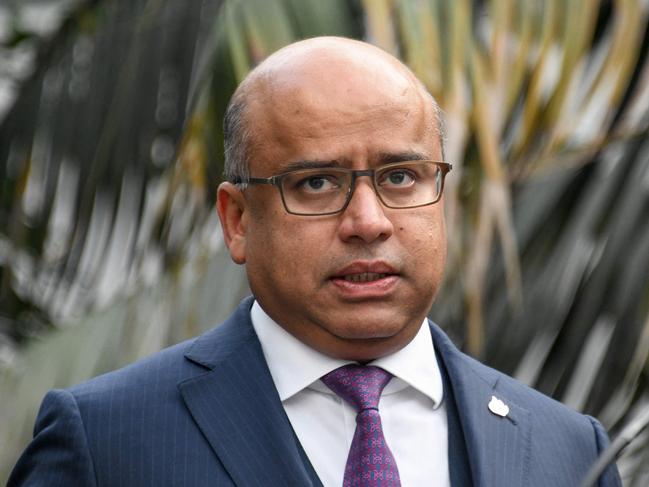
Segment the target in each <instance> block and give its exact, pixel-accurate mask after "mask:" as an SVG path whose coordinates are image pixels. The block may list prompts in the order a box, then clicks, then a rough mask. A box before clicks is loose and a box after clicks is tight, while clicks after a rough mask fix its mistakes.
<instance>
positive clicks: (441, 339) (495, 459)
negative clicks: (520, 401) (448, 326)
mask: <svg viewBox="0 0 649 487" xmlns="http://www.w3.org/2000/svg"><path fill="white" fill-rule="evenodd" d="M431 333H432V335H433V342H434V344H435V348H436V350H437V352H438V357H439V359H440V360H442V361H443V364H444V366H445V367H446V370H447V372H448V379H449V382H450V386H451V389H452V390H451V391H445V394H447V393H451V394H453V397H454V399H455V403H456V406H457V411H458V414H459V419H460V424H461V427H462V431H463V436H464V440H465V443H466V448H467V454H468V456H469V463H470V465H471V474H472V477H473V485H475V486H476V487H481V486H484V487H486V486H492V485H525V484H526V482H527V474H528V465H529V457H530V449H531V423H530V413H529V411H528V410H526V409H524V408H522V407H520V406H518V405H517V404H516V403H515V402H514V400H513V399H512V397H510V395H509V394H508V387H506V386H504V385H503V384H501V380H503V379H502V378H503V377H504V376H502V374H500V373H498V372H496V371H495V370H493V369H490V368H488V367H486V366H484V365H482V364H480V363H479V362H477V361H475V360H473V359H472V358H470V357H468V356H466V355H465V354H463V353H461V352H460V351H459V350H458V349H457V348H456V347H455V345H453V343H452V342H451V341H450V340H449V338H448V337H447V336H446V334H444V332H443V331H442V330H441V329H440V328H439V327H438V326H437V325H435V324H433V323H431ZM492 396H495V397H496V398H497V399H500V400H501V401H503V402H504V403H505V404H506V405H507V406H508V407H509V413H508V414H507V415H506V416H505V417H502V416H499V415H497V414H494V413H493V412H491V411H490V409H489V403H490V401H491V399H492ZM449 451H450V450H449ZM452 461H453V459H452V458H449V462H452Z"/></svg>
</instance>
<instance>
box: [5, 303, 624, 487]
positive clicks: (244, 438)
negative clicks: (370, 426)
mask: <svg viewBox="0 0 649 487" xmlns="http://www.w3.org/2000/svg"><path fill="white" fill-rule="evenodd" d="M251 305H252V299H251V298H248V299H246V300H244V301H243V302H242V303H241V305H240V306H239V308H238V309H237V310H236V311H235V313H234V314H233V315H232V316H231V317H230V318H229V319H228V320H227V321H226V322H225V323H224V324H223V325H222V326H219V327H217V328H216V329H214V330H212V331H210V332H208V333H206V334H204V335H202V336H200V337H198V338H196V339H193V340H189V341H187V342H184V343H181V344H179V345H176V346H174V347H171V348H169V349H167V350H164V351H162V352H160V353H158V354H155V355H153V356H151V357H149V358H147V359H144V360H142V361H140V362H138V363H136V364H133V365H130V366H128V367H126V368H124V369H121V370H118V371H116V372H112V373H109V374H106V375H103V376H101V377H98V378H96V379H93V380H91V381H89V382H86V383H84V384H81V385H78V386H75V387H72V388H71V389H68V390H57V391H51V392H50V393H48V395H47V396H46V397H45V399H44V401H43V404H42V406H41V410H40V412H39V415H38V419H37V421H36V427H35V434H34V435H35V436H34V439H33V441H32V443H31V444H30V445H29V446H28V448H27V449H26V451H25V453H24V454H23V456H22V457H21V459H20V460H19V462H18V463H17V465H16V467H15V469H14V471H13V473H12V476H11V477H10V479H9V483H8V486H9V487H17V486H48V487H56V486H65V487H72V486H74V487H77V486H119V487H130V486H133V487H135V486H137V487H142V486H155V487H161V486H167V485H168V486H232V485H237V486H273V487H274V486H313V485H321V484H320V482H319V480H318V479H317V476H316V474H315V473H314V471H313V469H312V467H311V465H310V463H309V461H308V459H307V458H306V456H305V455H304V452H303V450H302V448H301V447H300V445H299V442H297V440H296V437H295V435H294V433H293V430H292V428H291V426H290V423H289V421H288V418H287V416H286V414H285V413H284V410H283V407H282V404H281V402H280V399H279V396H278V394H277V391H276V389H275V386H274V384H273V381H272V379H271V376H270V373H269V371H268V367H267V365H266V363H265V361H264V358H263V354H262V351H261V346H260V344H259V341H258V339H257V336H256V335H255V332H254V329H253V327H252V323H251V321H250V312H249V311H250V306H251ZM431 330H432V333H433V340H434V342H435V347H436V350H437V352H438V353H439V357H440V359H441V360H442V361H443V365H444V367H445V369H446V372H447V374H448V380H449V381H450V385H451V389H452V393H453V397H454V398H455V403H456V406H457V412H458V417H459V420H460V423H461V429H462V431H463V436H464V438H465V443H466V452H467V454H468V457H469V458H468V460H469V463H470V465H471V476H472V477H473V484H474V485H476V486H480V487H509V486H512V487H518V486H543V487H547V486H552V487H560V486H566V487H574V486H576V485H578V484H579V480H580V479H581V478H582V477H583V475H584V474H585V472H586V471H587V469H588V467H589V466H590V465H591V464H592V463H593V462H594V461H595V458H596V457H597V455H598V453H599V452H600V451H601V450H602V448H604V447H605V446H606V444H607V441H608V440H607V437H606V433H605V432H604V430H603V429H602V427H601V426H600V425H599V423H597V422H596V421H595V420H594V419H592V418H589V417H587V416H583V415H580V414H578V413H576V412H573V411H571V410H569V409H567V408H566V407H564V406H562V405H561V404H559V403H557V402H555V401H553V400H551V399H549V398H547V397H545V396H543V395H541V394H539V393H537V392H536V391H534V390H532V389H529V388H527V387H525V386H523V385H521V384H519V383H517V382H515V381H514V380H513V379H511V378H509V377H507V376H505V375H502V374H500V373H499V372H496V371H495V370H493V369H490V368H488V367H485V366H484V365H482V364H480V363H478V362H476V361H474V360H472V359H471V358H469V357H467V356H466V355H464V354H462V353H460V352H459V351H458V350H457V349H456V348H455V347H454V346H453V344H452V343H451V342H450V341H449V339H448V338H447V337H446V335H445V334H444V333H443V332H442V331H441V330H440V329H439V328H438V327H437V326H435V325H433V324H431ZM449 392H450V391H449ZM492 395H495V396H496V397H498V398H499V399H502V400H503V401H504V402H505V403H506V404H507V405H508V406H509V408H510V413H509V415H508V416H507V417H506V418H502V417H499V416H496V415H494V414H492V413H491V412H490V411H489V410H488V408H487V404H488V402H489V400H490V398H491V396H492ZM450 440H451V439H450V438H449V441H450ZM327 447H328V445H323V448H327ZM451 450H452V449H451ZM449 462H451V463H453V462H454V459H453V458H449ZM618 485H620V482H619V477H618V474H617V470H616V469H615V467H612V468H610V469H609V470H608V471H607V472H606V474H605V475H604V477H603V478H602V480H601V481H600V486H607V487H608V486H618ZM405 487H407V486H405Z"/></svg>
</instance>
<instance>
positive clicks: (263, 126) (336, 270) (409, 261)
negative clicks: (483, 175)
mask: <svg viewBox="0 0 649 487" xmlns="http://www.w3.org/2000/svg"><path fill="white" fill-rule="evenodd" d="M319 56H320V66H321V67H320V68H319V69H317V67H314V64H315V63H314V62H313V61H311V60H309V61H306V62H301V63H300V62H298V63H293V65H291V66H290V67H287V66H282V67H280V69H278V70H277V71H275V72H273V71H271V74H270V75H267V76H265V77H264V80H263V82H260V83H258V86H256V91H255V92H254V94H252V96H251V98H250V104H249V109H248V112H247V121H248V124H250V125H249V126H250V127H251V128H252V132H253V141H252V145H251V148H252V150H251V153H250V154H249V156H250V157H249V160H250V161H251V166H250V172H251V176H253V177H263V178H265V177H269V176H272V175H275V174H279V173H282V172H284V171H286V170H287V169H288V168H289V166H290V165H291V164H295V163H298V162H304V161H309V162H318V163H332V164H335V165H339V166H344V167H349V168H353V169H367V168H375V167H378V166H380V165H382V164H385V163H388V162H395V161H398V160H403V159H411V158H425V159H431V160H441V148H440V142H439V137H438V136H437V134H436V122H435V118H434V112H433V109H432V105H431V101H430V99H429V98H428V97H427V96H426V95H425V94H424V93H423V92H422V91H421V89H420V88H419V87H418V85H417V84H416V83H415V81H414V80H413V79H412V78H411V77H410V76H409V75H408V74H406V73H405V72H404V70H403V69H399V67H398V66H397V65H396V64H391V63H390V61H389V60H387V59H381V58H379V59H372V58H370V59H367V57H366V56H363V55H360V56H358V57H354V56H353V55H352V56H351V57H350V56H348V55H346V56H343V57H342V59H341V58H340V57H336V56H332V58H331V59H327V56H326V54H320V55H319ZM228 208H229V209H230V210H229V211H230V213H229V214H230V215H235V217H234V220H232V219H230V220H231V222H234V223H236V225H230V228H233V230H232V231H230V230H228V229H227V228H224V230H225V232H226V241H227V242H228V245H229V247H230V250H231V253H232V256H233V259H234V260H235V261H237V262H239V263H243V262H245V264H246V272H247V275H248V279H249V282H250V287H251V289H252V291H253V293H254V295H255V297H256V299H257V300H258V301H259V303H260V304H261V306H262V308H263V309H264V310H265V311H266V312H267V313H268V314H269V315H270V316H271V317H272V318H273V319H274V320H275V321H276V322H277V323H279V324H280V325H281V326H282V327H284V328H285V329H286V330H287V331H289V332H290V333H291V334H293V335H294V336H296V337H297V338H298V339H300V340H301V341H303V342H304V343H306V344H308V345H310V346H311V347H312V348H315V349H316V350H319V351H321V352H323V353H325V354H327V355H330V356H334V357H339V358H345V359H352V360H360V361H367V360H371V359H374V358H377V357H379V356H383V355H387V354H389V353H392V352H394V351H396V350H398V349H400V348H402V347H403V346H405V345H406V344H407V343H409V341H410V340H411V339H412V338H413V337H414V335H415V334H416V333H417V331H418V329H419V326H420V324H421V322H422V320H423V318H424V316H425V315H426V313H427V311H428V309H429V308H430V306H431V304H432V301H433V298H434V295H435V293H436V291H437V289H438V287H439V284H440V282H441V280H442V275H443V268H444V262H445V258H446V234H445V227H444V218H443V207H442V202H441V201H440V202H438V203H436V204H434V205H431V206H426V207H421V208H413V209H389V208H385V207H384V206H382V204H381V202H380V201H379V200H378V198H377V196H376V194H375V193H374V190H373V187H372V181H371V179H370V178H368V177H361V178H359V179H358V180H357V185H356V190H355V192H354V195H353V197H352V199H351V201H350V203H349V205H348V207H347V208H346V210H345V211H344V212H343V213H341V214H338V215H329V216H318V217H314V216H296V215H292V214H288V213H287V212H286V211H285V209H284V207H283V205H282V201H281V198H280V194H279V191H278V190H277V188H275V187H272V186H251V187H249V188H247V189H245V190H244V191H243V193H239V192H238V190H236V189H235V188H234V187H233V186H231V185H228V184H227V183H225V184H224V185H223V186H222V187H221V189H220V193H219V211H220V213H221V218H222V221H224V227H225V226H227V214H228ZM235 210H236V211H235ZM233 235H234V238H232V236H233ZM354 276H356V277H354ZM354 279H356V280H358V279H360V282H353V280H354ZM368 279H369V280H368Z"/></svg>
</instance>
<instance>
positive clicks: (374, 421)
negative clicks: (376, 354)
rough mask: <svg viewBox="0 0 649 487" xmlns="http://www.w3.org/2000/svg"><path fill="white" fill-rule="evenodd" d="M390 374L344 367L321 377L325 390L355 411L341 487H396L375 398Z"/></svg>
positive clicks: (395, 472) (394, 469)
mask: <svg viewBox="0 0 649 487" xmlns="http://www.w3.org/2000/svg"><path fill="white" fill-rule="evenodd" d="M390 379H392V375H391V374H390V373H388V372H386V371H385V370H383V369H380V368H378V367H374V366H372V365H368V366H365V365H353V364H350V365H344V366H343V367H340V368H338V369H336V370H334V371H332V372H329V373H328V374H327V375H325V376H324V377H323V378H322V382H324V383H325V384H326V385H327V387H329V389H331V390H332V391H334V392H335V393H336V394H337V395H338V396H340V397H341V398H342V399H344V400H345V401H347V402H348V403H349V404H351V405H352V406H353V407H354V408H355V409H356V410H357V411H358V415H357V416H356V431H355V432H354V439H353V440H352V446H351V448H350V449H349V456H348V457H347V465H345V477H344V479H343V487H360V486H363V487H374V486H381V487H397V486H400V485H401V481H400V480H399V470H398V469H397V464H396V462H395V461H394V457H393V456H392V452H391V451H390V448H388V445H387V443H386V442H385V437H384V436H383V428H382V426H381V416H379V409H378V406H379V398H380V397H381V392H383V388H384V387H385V385H386V384H387V383H388V382H390Z"/></svg>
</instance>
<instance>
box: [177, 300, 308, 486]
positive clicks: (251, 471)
mask: <svg viewBox="0 0 649 487" xmlns="http://www.w3.org/2000/svg"><path fill="white" fill-rule="evenodd" d="M251 305H252V298H248V299H245V300H244V301H243V302H242V303H241V304H240V305H239V307H238V309H237V310H236V311H235V313H234V314H233V315H232V316H231V317H230V318H229V319H228V320H227V321H226V322H225V323H223V324H222V325H221V326H219V327H217V328H216V329H214V330H212V331H210V332H208V333H206V334H204V335H202V336H200V337H199V338H198V339H197V340H196V341H195V342H194V344H193V346H192V347H191V348H190V349H189V351H188V352H187V353H186V354H185V356H186V358H187V359H189V360H191V361H192V362H195V363H196V364H199V365H200V366H202V367H204V368H205V369H206V372H205V373H204V374H202V375H199V376H197V377H193V378H190V379H187V380H185V381H183V382H181V383H180V384H179V389H180V393H181V394H182V397H183V399H184V401H185V403H186V405H187V407H188V408H189V410H190V411H191V414H192V416H193V418H194V420H195V421H196V423H197V424H198V427H199V428H200V429H201V430H202V432H203V434H204V435H205V437H206V438H207V441H208V442H209V444H210V445H211V447H212V449H213V450H214V452H215V453H216V454H217V456H218V458H219V460H220V461H221V462H222V464H223V466H224V467H225V469H226V470H227V471H228V473H229V474H230V476H231V477H232V479H233V481H234V483H235V484H236V485H239V486H245V485H253V484H254V485H305V486H308V485H321V484H320V482H319V480H318V479H317V476H316V474H315V472H314V471H313V467H312V466H311V465H310V463H309V462H308V460H307V459H306V456H305V455H304V453H303V452H302V451H301V446H300V445H299V442H298V441H297V439H296V437H295V434H294V432H293V429H292V427H291V425H290V422H289V420H288V418H287V416H286V413H285V412H284V408H283V406H282V403H281V401H280V399H279V396H278V394H277V390H276V389H275V386H274V384H273V381H272V378H271V375H270V372H269V371H268V367H267V366H266V362H265V360H264V357H263V353H262V350H261V345H260V343H259V340H258V339H257V336H256V335H255V333H254V329H253V327H252V323H251V321H250V307H251Z"/></svg>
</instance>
